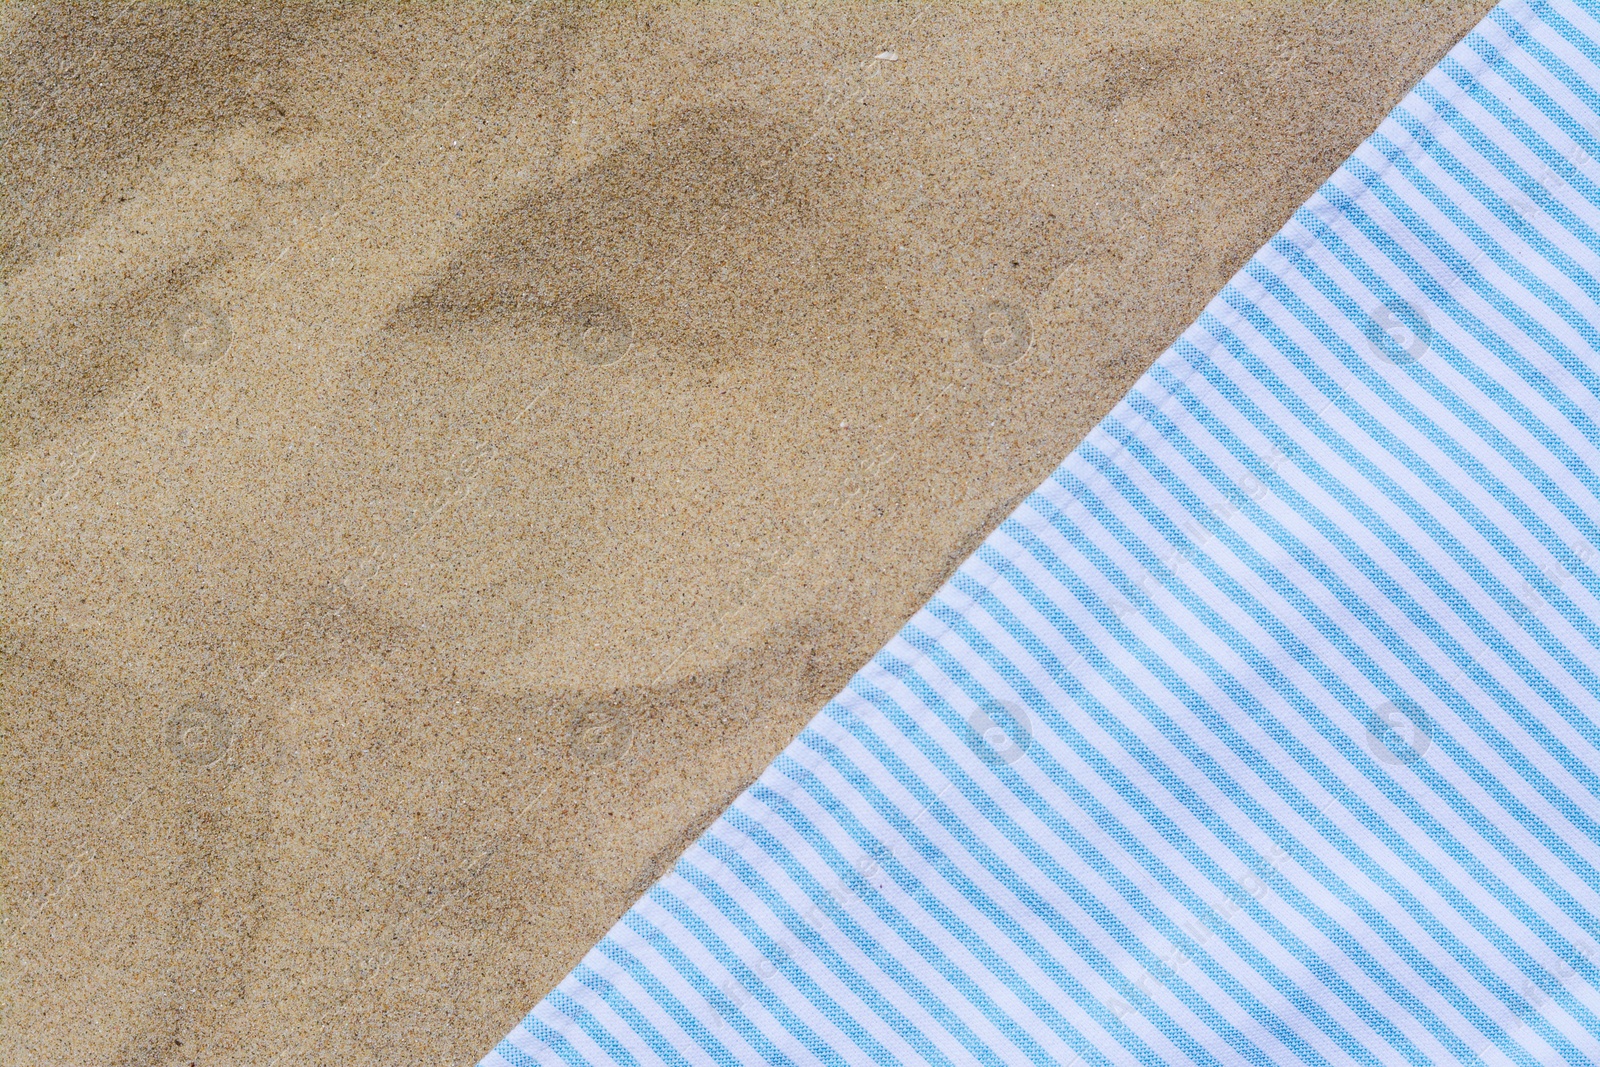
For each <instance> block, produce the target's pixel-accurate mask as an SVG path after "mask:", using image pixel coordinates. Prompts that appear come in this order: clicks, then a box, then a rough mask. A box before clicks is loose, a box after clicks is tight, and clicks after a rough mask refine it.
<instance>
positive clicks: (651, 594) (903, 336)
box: [0, 0, 1488, 1067]
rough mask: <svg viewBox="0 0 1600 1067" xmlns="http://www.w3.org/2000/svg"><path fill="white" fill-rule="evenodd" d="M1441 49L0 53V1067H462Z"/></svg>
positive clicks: (379, 12) (1100, 11)
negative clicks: (406, 1066) (404, 1066)
mask: <svg viewBox="0 0 1600 1067" xmlns="http://www.w3.org/2000/svg"><path fill="white" fill-rule="evenodd" d="M1487 7H1488V5H1487V4H1486V3H1483V2H1481V0H1480V2H1472V3H1460V4H1444V5H1435V4H1426V5H1424V4H1416V3H1410V2H1406V3H1401V2H1395V3H1382V4H1377V3H1374V4H1365V3H1345V4H1329V5H1325V6H1320V7H1312V6H1282V5H1277V4H1261V3H1251V4H1228V5H1222V4H1217V5H1184V4H1165V3H1163V4H1115V5H1094V6H1092V7H1090V6H1080V5H1069V4H1058V5H1045V6H1036V5H1023V4H1004V5H997V4H986V5H982V6H980V5H977V4H972V5H960V6H958V5H953V4H927V5H919V4H909V3H908V4H884V5H877V6H872V7H861V6H858V5H854V6H852V5H844V4H832V5H827V4H825V5H815V6H806V5H796V4H767V5H760V6H751V7H746V6H740V7H737V8H735V7H733V6H731V5H720V4H709V3H702V4H690V3H684V4H676V5H666V6H644V7H627V8H623V7H618V6H612V5H605V6H595V7H591V8H578V7H565V6H553V5H537V6H536V5H515V6H514V5H511V4H503V3H496V4H485V5H471V6H465V7H460V8H454V9H448V10H447V9H445V8H444V7H442V6H436V5H431V4H416V5H408V6H388V7H382V8H372V9H364V10H355V11H352V10H349V9H340V8H336V7H329V6H295V5H289V6H282V5H278V4H265V3H263V4H260V5H255V6H236V5H227V6H222V5H217V6H212V7H204V6H188V5H179V4H172V5H161V6H142V5H132V6H126V7H124V6H119V5H105V6H93V5H86V6H65V7H63V6H56V5H50V4H42V5H35V4H12V5H9V6H6V7H4V8H3V9H0V11H3V13H0V27H3V30H0V32H3V38H4V44H3V60H0V69H3V80H0V84H3V86H4V88H3V96H0V104H3V111H4V116H5V118H4V123H5V125H4V129H5V134H4V141H3V143H4V155H3V170H0V177H3V183H0V356H3V370H0V374H3V385H0V452H3V455H4V470H5V474H6V482H5V486H4V495H3V498H0V509H3V513H4V527H3V528H4V534H3V555H0V582H3V583H4V595H5V600H4V603H5V613H4V622H3V631H0V647H3V659H0V709H3V710H0V714H3V740H0V745H3V753H4V755H3V760H4V763H3V768H4V774H3V780H0V789H3V816H0V834H3V836H0V842H3V845H0V847H3V887H4V893H3V905H0V907H3V923H4V925H3V930H4V933H3V941H0V990H3V996H0V1030H3V1032H0V1062H4V1063H7V1064H19V1065H24V1064H73V1065H75V1064H140V1065H148V1064H189V1063H195V1064H259V1065H265V1064H268V1063H271V1064H274V1065H277V1067H287V1065H289V1064H312V1063H335V1062H337V1063H345V1064H377V1063H386V1064H391V1063H422V1062H429V1063H462V1064H466V1063H470V1062H471V1061H473V1060H474V1059H475V1058H476V1057H477V1056H479V1055H480V1054H482V1053H483V1052H484V1051H485V1050H486V1049H488V1048H489V1047H490V1046H491V1045H492V1044H493V1043H494V1042H495V1041H496V1040H498V1038H499V1037H500V1036H501V1035H502V1034H503V1033H504V1032H505V1031H506V1030H507V1029H508V1028H509V1027H510V1026H511V1025H512V1024H513V1023H514V1022H515V1021H516V1020H517V1019H518V1018H519V1017H520V1016H521V1014H522V1013H523V1012H524V1011H525V1010H527V1009H528V1008H529V1007H530V1006H532V1005H533V1003H534V1002H536V1001H537V1000H538V999H539V998H540V997H541V996H542V995H543V994H544V993H545V992H546V991H547V990H548V989H549V988H550V987H551V986H552V985H553V984H554V983H555V982H556V981H558V980H559V979H560V978H561V977H562V976H563V975H564V974H565V972H566V971H567V970H568V969H569V968H570V967H571V966H572V965H573V964H574V963H575V962H576V961H577V960H578V959H579V957H580V956H581V955H582V954H583V952H584V951H585V950H586V949H588V947H589V946H590V945H591V944H592V943H593V942H594V940H595V939H596V938H598V937H599V936H600V935H601V934H602V933H604V932H605V930H606V929H607V927H608V926H610V924H611V923H612V922H614V921H615V920H616V918H617V917H618V916H619V915H620V914H621V913H622V911H623V910H624V909H625V908H626V907H627V906H628V905H629V904H630V903H631V902H632V900H633V899H634V898H635V897H636V896H637V895H638V894H639V893H640V892H641V891H642V890H643V889H645V888H646V887H647V886H648V885H649V884H650V882H651V881H652V880H653V879H654V878H655V877H656V876H657V875H659V874H660V873H661V872H662V870H664V868H665V867H667V866H668V865H669V864H670V863H671V862H672V860H673V859H674V858H675V857H676V856H677V854H678V853H679V851H680V850H681V849H682V848H683V847H684V846H685V845H686V844H687V843H688V842H689V841H690V840H691V839H692V838H693V837H694V836H695V835H696V834H697V833H698V832H699V831H700V829H701V828H703V827H704V826H705V825H706V824H707V823H708V822H709V821H710V820H711V819H713V818H714V817H715V816H716V815H717V813H718V812H719V811H720V810H721V809H722V807H723V806H724V805H725V804H726V803H727V802H728V801H729V800H730V799H731V798H732V797H733V796H734V795H736V794H737V793H738V791H739V790H740V789H742V788H743V787H744V786H745V785H746V784H747V783H749V782H750V781H751V780H752V778H753V777H754V776H755V775H756V774H757V773H759V771H760V770H761V769H762V767H763V766H764V765H765V764H766V763H767V761H768V760H769V759H771V757H772V756H773V755H774V754H775V753H776V752H778V750H779V749H780V748H781V747H782V746H783V745H784V744H785V743H786V742H787V741H788V740H789V739H790V738H791V737H792V736H793V735H794V734H795V733H796V732H797V731H798V730H799V729H800V727H801V726H802V725H803V724H804V723H805V722H806V721H807V720H808V719H809V718H810V717H811V716H812V715H813V714H814V713H815V711H816V710H817V708H818V707H819V706H820V705H821V704H822V702H824V701H825V700H826V699H827V698H828V697H829V696H831V695H832V694H833V693H834V692H836V691H837V690H838V689H839V688H840V687H841V686H842V685H843V683H844V682H845V681H846V679H847V678H848V677H849V675H850V674H851V673H852V672H853V671H854V670H855V669H856V668H857V667H858V666H860V664H861V663H862V662H863V661H864V660H865V659H866V658H867V657H868V656H870V655H871V654H872V653H873V652H874V651H875V650H876V649H877V648H878V646H879V645H881V644H882V643H883V642H884V641H885V640H886V639H887V638H888V637H889V636H890V635H891V634H893V632H894V631H895V630H896V628H897V627H898V626H899V625H900V624H901V623H902V622H903V621H904V620H905V618H906V617H907V616H908V615H909V614H910V613H911V612H912V611H914V610H915V609H916V608H917V607H918V606H919V605H920V604H921V603H922V602H923V601H924V600H925V599H926V598H927V597H928V596H929V595H930V594H932V593H933V592H934V590H936V589H937V588H938V586H939V585H940V584H941V582H942V581H943V580H944V578H945V577H946V576H947V575H948V574H949V572H950V571H951V570H952V569H953V568H954V566H955V565H956V564H957V563H958V562H959V561H960V560H961V559H962V558H963V557H964V556H965V555H966V554H967V553H968V552H970V551H971V550H972V549H973V548H974V547H975V546H976V544H977V543H978V541H979V540H980V539H981V538H982V536H983V535H984V534H985V533H986V532H987V531H988V530H989V529H990V528H992V527H993V526H994V525H995V524H996V523H997V522H998V521H999V520H1000V519H1001V518H1003V517H1004V515H1005V514H1006V512H1007V511H1008V510H1010V508H1012V507H1013V506H1014V505H1015V504H1016V503H1017V501H1018V500H1019V499H1020V498H1021V497H1022V496H1023V495H1024V494H1025V493H1026V492H1027V491H1028V490H1030V489H1031V488H1032V487H1033V486H1035V485H1036V484H1037V483H1038V482H1039V481H1040V480H1041V479H1042V478H1043V477H1044V476H1045V474H1046V473H1047V472H1048V471H1049V470H1050V469H1051V467H1053V466H1054V465H1055V463H1056V462H1057V461H1058V460H1059V459H1060V458H1061V457H1062V456H1063V455H1064V454H1065V453H1066V452H1067V451H1069V450H1070V449H1071V448H1072V446H1073V445H1074V444H1075V443H1076V442H1077V441H1078V440H1079V439H1080V437H1081V436H1082V435H1083V433H1084V432H1085V430H1086V429H1087V428H1088V427H1089V426H1091V425H1092V424H1093V423H1094V421H1095V420H1097V419H1098V418H1099V417H1100V416H1102V415H1103V414H1104V413H1105V412H1106V410H1108V409H1109V407H1110V406H1111V405H1112V404H1113V403H1114V402H1115V401H1116V399H1117V398H1118V397H1119V396H1120V395H1121V394H1122V393H1123V391H1124V390H1126V388H1127V387H1128V386H1129V385H1130V384H1131V383H1132V382H1133V380H1134V379H1135V378H1136V377H1137V375H1138V374H1139V373H1140V371H1142V370H1143V368H1144V367H1145V366H1146V365H1147V364H1148V363H1149V362H1150V361H1151V360H1152V359H1153V358H1154V357H1155V356H1156V355H1157V354H1158V353H1159V352H1160V351H1161V349H1162V348H1163V347H1165V345H1166V344H1168V343H1169V342H1170V341H1171V340H1172V338H1173V337H1174V336H1175V335H1176V334H1177V333H1178V332H1179V331H1180V330H1181V329H1182V328H1184V327H1185V326H1186V325H1187V324H1188V323H1189V322H1190V321H1191V320H1192V319H1193V318H1194V316H1195V315H1196V314H1197V313H1198V312H1199V310H1200V309H1201V307H1202V306H1203V305H1204V303H1205V301H1206V300H1207V299H1208V298H1209V297H1210V296H1211V295H1212V294H1213V293H1214V292H1215V291H1216V290H1217V289H1218V288H1219V287H1220V286H1221V285H1222V284H1223V283H1224V282H1225V281H1226V280H1227V278H1228V277H1229V276H1230V275H1231V274H1232V273H1233V272H1234V271H1235V270H1237V269H1238V268H1239V267H1240V266H1241V265H1242V264H1243V262H1244V261H1245V259H1246V258H1247V257H1248V256H1249V255H1250V253H1251V252H1253V251H1254V250H1255V248H1257V247H1258V246H1259V245H1260V244H1261V243H1262V241H1264V240H1265V239H1266V238H1267V237H1268V236H1270V235H1271V234H1272V232H1273V231H1274V230H1276V229H1277V228H1278V227H1279V226H1280V225H1281V224H1282V222H1283V221H1284V219H1285V218H1286V217H1287V216H1288V214H1289V213H1290V212H1291V211H1292V210H1293V209H1294V208H1295V207H1296V206H1298V204H1299V203H1300V202H1301V201H1302V200H1303V199H1304V198H1305V197H1306V196H1307V195H1308V194H1309V193H1310V192H1311V191H1312V190H1313V189H1314V188H1315V187H1316V186H1317V184H1318V183H1319V182H1321V180H1322V179H1323V178H1324V177H1325V176H1326V175H1327V174H1328V172H1329V171H1330V170H1331V169H1332V168H1333V167H1334V166H1336V165H1337V164H1338V163H1339V162H1340V161H1341V160H1342V159H1343V158H1344V156H1345V155H1346V154H1347V153H1348V152H1349V151H1350V150H1351V149H1352V148H1353V147H1354V146H1355V145H1356V144H1357V143H1358V142H1359V141H1360V140H1361V138H1362V137H1364V136H1365V135H1366V134H1367V133H1368V132H1369V131H1370V130H1371V129H1372V128H1373V127H1374V126H1375V125H1376V124H1377V122H1378V121H1379V120H1380V119H1381V117H1382V116H1383V114H1384V113H1385V112H1386V110H1387V109H1388V108H1389V107H1390V106H1392V104H1393V103H1394V102H1395V101H1396V100H1398V99H1399V97H1400V96H1401V95H1402V94H1403V93H1404V92H1405V90H1406V89H1408V88H1409V87H1410V86H1411V85H1412V84H1413V82H1414V81H1415V80H1416V79H1417V78H1418V77H1419V76H1420V75H1421V74H1422V73H1423V72H1424V71H1426V70H1427V69H1428V67H1429V66H1431V65H1432V64H1433V63H1434V62H1435V61H1436V60H1437V59H1438V57H1439V56H1440V55H1442V53H1443V52H1444V51H1445V49H1447V48H1448V47H1449V46H1450V45H1451V44H1452V43H1453V42H1454V41H1455V40H1456V39H1457V38H1458V37H1459V36H1460V35H1461V34H1462V33H1463V32H1465V31H1466V30H1467V29H1468V28H1469V27H1470V26H1471V25H1472V23H1473V22H1475V21H1476V20H1477V19H1478V18H1479V17H1481V15H1482V14H1483V13H1484V11H1485V10H1487Z"/></svg>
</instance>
